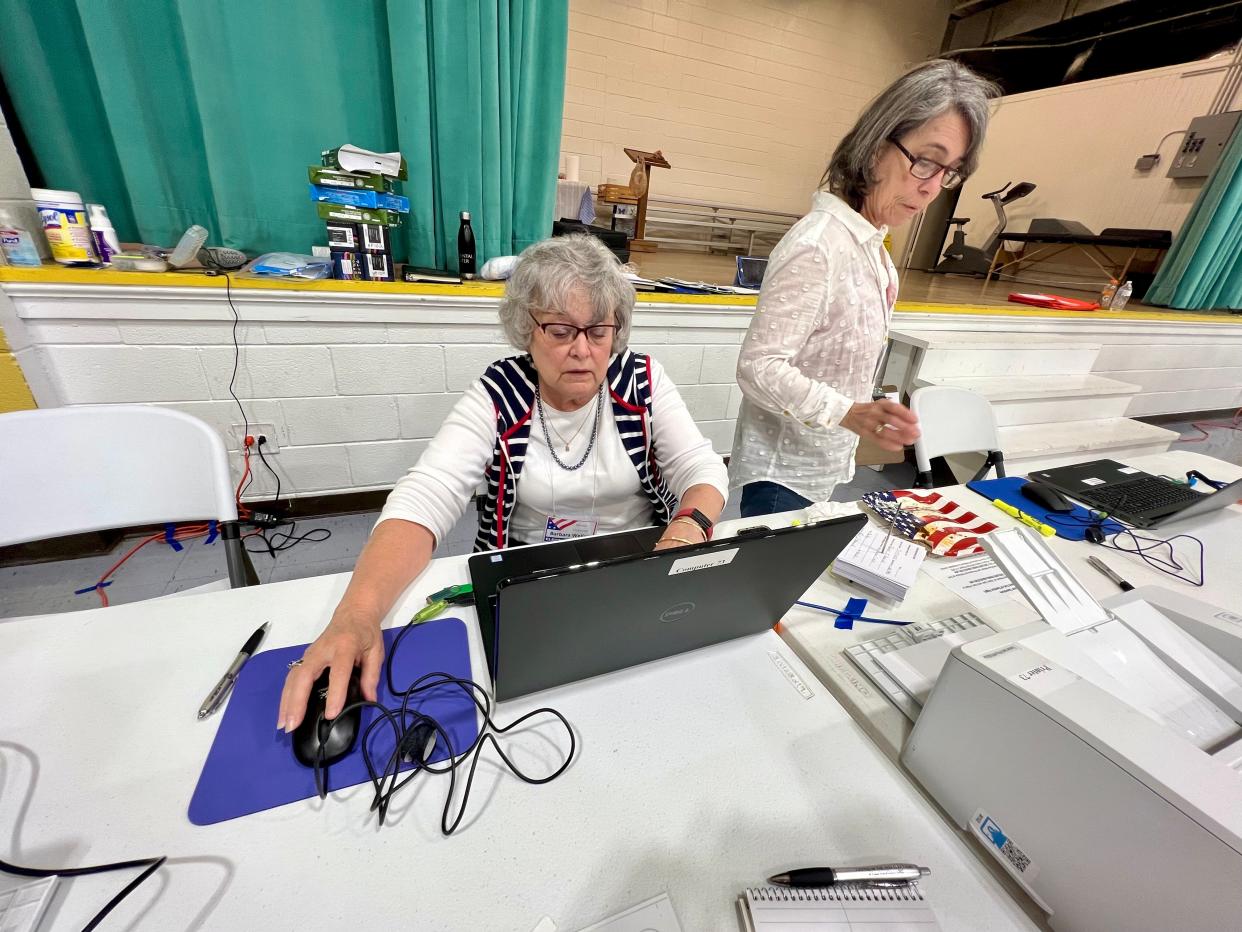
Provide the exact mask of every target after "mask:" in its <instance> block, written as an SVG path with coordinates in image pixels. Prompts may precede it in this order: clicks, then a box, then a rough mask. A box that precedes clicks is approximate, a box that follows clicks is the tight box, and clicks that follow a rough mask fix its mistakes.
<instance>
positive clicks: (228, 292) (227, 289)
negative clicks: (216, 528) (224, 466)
mask: <svg viewBox="0 0 1242 932" xmlns="http://www.w3.org/2000/svg"><path fill="white" fill-rule="evenodd" d="M205 274H210V275H215V274H219V275H223V276H224V298H225V300H226V301H228V302H229V309H230V310H231V311H232V312H233V330H232V335H233V374H232V375H230V376H229V396H230V397H231V398H232V399H233V401H234V403H235V404H236V405H237V410H238V411H240V412H241V416H242V438H241V441H242V459H243V460H245V459H246V451H247V450H248V449H249V448H248V447H247V446H246V438H247V437H249V436H250V419H249V418H248V417H246V409H245V408H243V407H242V403H241V399H240V398H238V397H237V392H235V391H233V383H234V382H236V381H237V368H238V366H239V364H240V362H241V344H240V343H239V342H238V340H237V328H238V327H239V326H240V325H241V312H240V311H238V310H237V305H236V304H234V303H233V279H232V278H231V277H230V276H229V273H228V272H219V273H216V272H208V273H205ZM253 482H254V471H253V470H251V474H250V476H249V477H248V478H247V479H246V484H245V485H244V486H242V487H241V488H240V489H238V490H237V504H238V505H240V504H241V498H242V496H243V495H245V494H246V492H247V491H248V490H249V489H250V485H251V483H253Z"/></svg>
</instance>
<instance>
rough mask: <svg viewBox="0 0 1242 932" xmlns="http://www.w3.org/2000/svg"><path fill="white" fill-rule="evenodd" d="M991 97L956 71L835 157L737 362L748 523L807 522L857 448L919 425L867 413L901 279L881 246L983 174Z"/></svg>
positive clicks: (886, 105)
mask: <svg viewBox="0 0 1242 932" xmlns="http://www.w3.org/2000/svg"><path fill="white" fill-rule="evenodd" d="M995 91H996V88H995V87H994V86H993V85H992V84H990V83H989V82H987V81H985V80H983V79H982V78H980V77H979V76H978V75H976V74H974V73H973V72H971V71H970V70H969V69H967V68H965V67H963V66H961V65H959V64H957V63H956V62H952V61H932V62H928V63H926V64H923V65H920V66H919V67H917V68H914V69H913V70H912V71H909V72H907V73H906V74H904V75H902V76H901V77H900V78H898V79H897V80H896V81H895V82H894V83H893V84H892V85H891V86H889V87H888V88H887V89H886V90H884V91H882V92H881V93H880V95H879V96H878V97H877V98H876V99H875V100H874V101H872V102H871V104H870V106H868V107H867V109H866V111H864V113H863V115H862V116H861V117H859V119H858V122H857V123H856V124H855V125H854V128H853V129H851V130H850V131H849V132H848V133H847V134H846V135H845V137H844V138H843V139H842V140H841V142H840V144H839V145H838V146H837V148H836V151H835V152H833V154H832V160H831V162H829V164H828V169H827V171H826V172H825V173H824V177H823V179H822V180H821V181H820V187H821V188H824V187H826V188H827V189H828V190H827V191H823V190H820V191H817V192H816V194H815V196H814V197H813V198H812V202H811V212H810V213H809V214H807V215H806V216H805V217H803V218H802V219H801V220H799V221H798V222H797V223H796V224H794V226H793V227H792V228H791V229H790V231H789V232H788V233H787V234H785V236H784V238H783V239H781V241H780V243H778V244H777V246H776V248H775V249H774V250H773V251H772V255H771V257H770V258H769V260H768V267H767V272H766V273H765V275H764V278H763V287H762V289H761V290H760V293H759V302H758V306H757V307H756V309H755V316H754V318H753V319H752V321H751V324H750V329H749V330H748V331H747V333H746V339H745V340H744V341H743V344H742V350H741V353H740V355H739V357H738V365H737V381H738V384H739V385H740V386H741V389H742V405H741V409H740V411H739V413H738V419H737V431H736V434H735V437H734V441H733V457H732V460H731V461H730V463H729V478H730V485H731V487H733V488H738V487H741V489H742V501H741V513H742V516H743V517H754V516H756V515H763V514H770V513H772V512H777V511H789V510H792V509H796V508H803V507H805V506H806V505H808V504H810V503H811V502H813V501H824V500H826V499H828V498H829V497H831V495H832V491H833V489H834V488H836V486H837V485H838V484H839V483H842V482H849V481H850V479H852V478H853V475H854V451H855V448H856V447H857V446H858V438H859V436H864V437H870V438H872V439H873V440H874V441H875V442H876V443H877V444H879V445H880V446H881V447H883V448H884V449H886V450H894V451H895V450H900V449H902V447H903V446H904V445H905V444H907V443H913V442H914V441H915V440H916V439H917V438H918V436H919V429H918V421H917V419H916V418H915V417H914V415H913V414H912V413H911V412H910V410H909V409H908V408H906V407H905V406H904V405H900V404H898V403H896V402H894V401H888V400H881V401H877V400H873V398H872V392H873V389H874V387H875V383H876V379H877V377H878V376H879V374H880V373H879V372H878V368H879V364H880V359H881V354H882V353H883V350H884V346H885V344H886V343H887V341H888V324H889V320H890V318H891V317H892V313H893V304H894V302H895V301H896V299H897V269H896V268H895V267H894V266H893V262H892V259H890V258H889V255H888V251H887V250H886V249H885V248H884V237H885V234H886V233H888V231H889V230H890V229H892V228H893V227H897V226H901V225H902V224H904V223H906V222H907V221H908V220H909V219H910V218H911V217H913V216H914V215H915V214H917V213H918V212H919V211H921V210H922V209H923V208H924V207H926V206H927V205H928V204H930V203H931V202H932V200H933V199H934V198H935V197H936V195H938V194H939V193H940V190H941V188H955V187H957V186H958V185H959V184H961V183H962V180H963V179H964V178H966V177H967V176H969V175H970V173H971V172H973V171H974V170H975V164H976V162H977V161H978V157H979V147H980V146H981V145H982V144H983V135H984V132H985V131H986V129H987V123H988V108H989V104H988V99H989V98H990V97H992V96H993V95H994V94H995Z"/></svg>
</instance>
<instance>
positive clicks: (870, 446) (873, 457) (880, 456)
mask: <svg viewBox="0 0 1242 932" xmlns="http://www.w3.org/2000/svg"><path fill="white" fill-rule="evenodd" d="M881 391H883V392H884V395H885V397H887V398H888V400H889V401H897V402H900V400H901V396H900V394H899V393H898V391H897V386H896V385H885V386H884V387H883V388H882V389H881ZM905 458H906V452H905V450H885V449H884V448H883V447H882V446H880V445H879V444H878V443H876V442H875V441H874V440H872V439H871V438H870V437H859V438H858V449H857V450H855V451H854V462H855V464H857V465H858V466H888V465H889V464H891V463H901V462H904V461H905Z"/></svg>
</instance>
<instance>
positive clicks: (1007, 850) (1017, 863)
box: [1001, 839, 1031, 874]
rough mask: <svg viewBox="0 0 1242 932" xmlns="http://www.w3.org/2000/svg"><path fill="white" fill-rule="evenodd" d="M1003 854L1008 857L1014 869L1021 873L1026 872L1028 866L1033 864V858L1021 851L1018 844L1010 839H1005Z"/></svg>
mask: <svg viewBox="0 0 1242 932" xmlns="http://www.w3.org/2000/svg"><path fill="white" fill-rule="evenodd" d="M1001 854H1003V855H1004V856H1005V857H1006V858H1008V860H1009V863H1010V864H1012V865H1013V867H1014V870H1016V871H1017V872H1018V873H1020V874H1025V873H1026V870H1027V868H1028V867H1030V866H1031V859H1030V858H1028V857H1027V856H1026V855H1025V854H1023V853H1022V852H1021V851H1019V850H1018V848H1017V846H1016V845H1015V844H1014V843H1013V842H1012V841H1010V840H1009V839H1005V844H1004V846H1003V847H1002V848H1001Z"/></svg>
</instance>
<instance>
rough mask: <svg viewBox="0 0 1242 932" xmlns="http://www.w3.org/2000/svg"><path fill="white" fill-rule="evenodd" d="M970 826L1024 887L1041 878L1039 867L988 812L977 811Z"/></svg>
mask: <svg viewBox="0 0 1242 932" xmlns="http://www.w3.org/2000/svg"><path fill="white" fill-rule="evenodd" d="M970 825H971V827H972V828H973V829H974V830H975V832H976V834H977V835H978V836H979V838H980V840H982V841H983V842H984V844H985V845H986V846H987V847H988V849H989V850H990V851H991V852H992V854H993V855H994V856H995V857H996V858H997V860H999V861H1000V862H1001V864H1003V865H1004V867H1005V870H1007V871H1008V872H1009V873H1010V874H1012V875H1013V876H1014V877H1016V878H1018V879H1019V880H1021V881H1022V882H1023V884H1024V885H1026V884H1029V883H1033V882H1034V880H1035V878H1036V877H1038V876H1039V865H1037V864H1036V863H1035V862H1034V861H1032V860H1031V859H1030V858H1029V857H1028V856H1027V854H1026V852H1025V851H1023V850H1022V849H1021V848H1019V847H1018V846H1017V845H1016V844H1014V842H1013V839H1012V838H1010V837H1009V834H1008V833H1007V832H1006V831H1005V830H1004V829H1002V828H1001V827H1000V825H999V824H998V823H997V822H996V820H995V819H993V818H992V817H991V816H990V815H988V814H987V813H986V812H984V811H983V810H979V811H977V812H976V813H975V815H974V818H972V819H971V822H970ZM1028 892H1029V888H1028Z"/></svg>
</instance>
